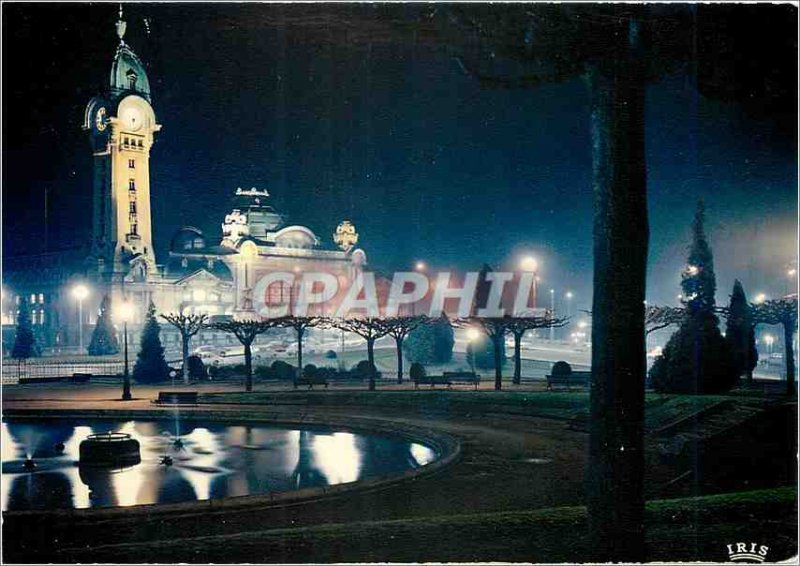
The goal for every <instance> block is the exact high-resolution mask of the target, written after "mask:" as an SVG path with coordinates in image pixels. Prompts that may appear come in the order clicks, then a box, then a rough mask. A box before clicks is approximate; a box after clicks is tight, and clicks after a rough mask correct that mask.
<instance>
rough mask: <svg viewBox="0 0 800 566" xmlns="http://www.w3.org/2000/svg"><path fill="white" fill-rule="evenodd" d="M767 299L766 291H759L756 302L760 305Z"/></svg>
mask: <svg viewBox="0 0 800 566" xmlns="http://www.w3.org/2000/svg"><path fill="white" fill-rule="evenodd" d="M766 300H767V295H765V294H764V293H759V294H758V295H756V298H755V303H756V304H757V305H760V304H761V303H763V302H764V301H766Z"/></svg>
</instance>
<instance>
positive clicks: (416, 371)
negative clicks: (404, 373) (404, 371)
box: [408, 362, 428, 381]
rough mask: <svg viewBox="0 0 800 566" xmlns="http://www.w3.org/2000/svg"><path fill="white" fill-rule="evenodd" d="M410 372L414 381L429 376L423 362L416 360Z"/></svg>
mask: <svg viewBox="0 0 800 566" xmlns="http://www.w3.org/2000/svg"><path fill="white" fill-rule="evenodd" d="M408 374H409V375H410V376H411V380H412V381H416V380H418V379H422V378H423V377H425V376H427V375H428V372H427V371H425V366H423V365H422V364H421V363H419V362H414V363H413V364H411V369H410V370H409V372H408Z"/></svg>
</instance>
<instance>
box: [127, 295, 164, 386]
mask: <svg viewBox="0 0 800 566" xmlns="http://www.w3.org/2000/svg"><path fill="white" fill-rule="evenodd" d="M168 377H169V366H168V365H167V362H166V360H165V359H164V347H163V346H162V345H161V325H159V324H158V320H156V307H155V305H153V303H150V306H149V307H148V309H147V320H146V321H145V323H144V328H143V329H142V340H141V344H140V347H139V353H138V354H137V355H136V365H135V366H133V379H135V380H136V381H138V382H139V383H156V382H159V381H164V380H166V379H167V378H168Z"/></svg>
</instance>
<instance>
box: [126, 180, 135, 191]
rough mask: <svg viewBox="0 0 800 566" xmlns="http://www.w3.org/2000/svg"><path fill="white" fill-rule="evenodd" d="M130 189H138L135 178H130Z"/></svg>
mask: <svg viewBox="0 0 800 566" xmlns="http://www.w3.org/2000/svg"><path fill="white" fill-rule="evenodd" d="M128 190H129V191H135V190H136V181H134V180H133V179H128Z"/></svg>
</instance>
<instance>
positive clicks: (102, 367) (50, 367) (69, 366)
mask: <svg viewBox="0 0 800 566" xmlns="http://www.w3.org/2000/svg"><path fill="white" fill-rule="evenodd" d="M129 367H130V368H131V369H133V365H132V363H131V365H130V366H129ZM124 369H125V368H124V363H123V362H122V361H121V360H113V361H95V360H57V361H54V360H48V359H47V358H38V359H36V358H34V359H29V360H3V366H2V382H3V385H15V384H17V383H20V381H22V382H24V381H25V380H27V379H35V378H59V377H71V376H72V375H73V374H76V373H88V374H92V375H103V376H121V375H122V374H123V372H124Z"/></svg>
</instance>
